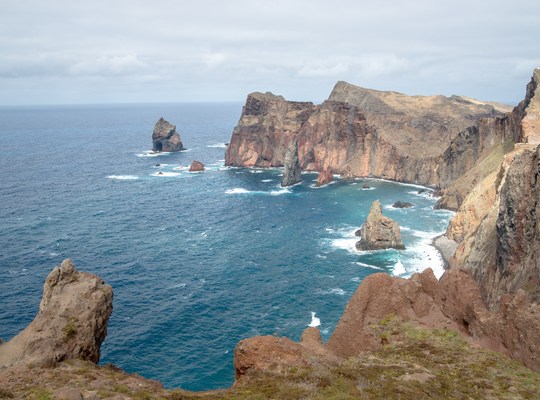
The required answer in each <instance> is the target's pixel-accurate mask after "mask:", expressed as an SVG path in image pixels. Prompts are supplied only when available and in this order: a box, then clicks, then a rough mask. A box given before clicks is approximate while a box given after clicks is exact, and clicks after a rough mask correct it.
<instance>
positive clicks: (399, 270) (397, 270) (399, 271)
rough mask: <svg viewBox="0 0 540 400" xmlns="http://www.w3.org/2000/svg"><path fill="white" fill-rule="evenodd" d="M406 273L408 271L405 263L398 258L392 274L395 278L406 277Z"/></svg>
mask: <svg viewBox="0 0 540 400" xmlns="http://www.w3.org/2000/svg"><path fill="white" fill-rule="evenodd" d="M406 273H407V271H406V270H405V267H404V266H403V263H402V262H401V260H400V259H399V258H398V260H397V263H396V264H395V265H394V269H393V270H392V274H393V275H395V276H401V275H405V274H406Z"/></svg>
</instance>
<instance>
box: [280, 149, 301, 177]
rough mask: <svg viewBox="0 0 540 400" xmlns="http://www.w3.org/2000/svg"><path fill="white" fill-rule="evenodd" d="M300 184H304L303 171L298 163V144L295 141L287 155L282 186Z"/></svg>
mask: <svg viewBox="0 0 540 400" xmlns="http://www.w3.org/2000/svg"><path fill="white" fill-rule="evenodd" d="M300 182H302V169H301V168H300V162H299V161H298V142H297V141H296V140H293V141H292V143H291V146H290V147H289V149H288V150H287V154H285V163H284V165H283V175H282V177H281V186H283V187H286V186H292V185H295V184H297V183H300Z"/></svg>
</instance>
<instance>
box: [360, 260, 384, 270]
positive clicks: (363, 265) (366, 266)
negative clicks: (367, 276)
mask: <svg viewBox="0 0 540 400" xmlns="http://www.w3.org/2000/svg"><path fill="white" fill-rule="evenodd" d="M353 264H356V265H359V266H361V267H364V268H371V269H377V270H379V271H384V268H381V267H377V266H376V265H371V264H366V263H363V262H360V261H355V262H353Z"/></svg>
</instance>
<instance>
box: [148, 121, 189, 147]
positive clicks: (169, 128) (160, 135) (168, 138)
mask: <svg viewBox="0 0 540 400" xmlns="http://www.w3.org/2000/svg"><path fill="white" fill-rule="evenodd" d="M183 149H184V146H183V145H182V140H181V139H180V135H179V134H178V132H176V126H175V125H173V124H171V123H170V122H168V121H165V120H164V119H163V118H160V119H159V120H158V121H157V122H156V126H155V127H154V132H153V133H152V151H180V150H183Z"/></svg>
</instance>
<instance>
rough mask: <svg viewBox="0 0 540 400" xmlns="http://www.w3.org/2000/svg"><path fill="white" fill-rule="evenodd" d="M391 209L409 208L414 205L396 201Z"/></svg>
mask: <svg viewBox="0 0 540 400" xmlns="http://www.w3.org/2000/svg"><path fill="white" fill-rule="evenodd" d="M392 207H394V208H411V207H414V204H413V203H408V202H406V201H401V200H398V201H396V202H395V203H394V204H393V205H392Z"/></svg>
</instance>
